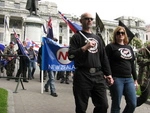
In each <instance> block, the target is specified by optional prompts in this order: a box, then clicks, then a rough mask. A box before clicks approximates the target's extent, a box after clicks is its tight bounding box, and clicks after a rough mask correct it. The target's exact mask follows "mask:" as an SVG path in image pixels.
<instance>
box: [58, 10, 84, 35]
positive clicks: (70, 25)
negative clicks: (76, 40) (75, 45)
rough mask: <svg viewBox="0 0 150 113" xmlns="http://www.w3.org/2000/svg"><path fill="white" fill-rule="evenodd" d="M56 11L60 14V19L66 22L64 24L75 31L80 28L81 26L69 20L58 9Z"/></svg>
mask: <svg viewBox="0 0 150 113" xmlns="http://www.w3.org/2000/svg"><path fill="white" fill-rule="evenodd" d="M58 13H59V14H60V15H61V17H62V19H63V20H64V21H65V22H66V24H67V25H68V26H69V28H70V29H71V30H72V31H73V32H74V33H76V32H77V31H80V30H82V27H81V26H79V25H78V24H76V23H72V22H71V21H70V20H68V19H67V18H66V17H65V16H64V15H63V14H62V13H61V12H60V11H58Z"/></svg>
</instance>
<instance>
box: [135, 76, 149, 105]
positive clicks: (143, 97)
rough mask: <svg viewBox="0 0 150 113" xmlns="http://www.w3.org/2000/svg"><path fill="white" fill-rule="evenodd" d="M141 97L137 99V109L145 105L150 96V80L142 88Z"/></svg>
mask: <svg viewBox="0 0 150 113" xmlns="http://www.w3.org/2000/svg"><path fill="white" fill-rule="evenodd" d="M140 89H141V95H140V96H139V97H138V98H137V107H138V106H141V105H142V104H143V103H145V102H146V101H147V99H148V97H149V96H150V79H148V82H147V84H146V85H145V86H140Z"/></svg>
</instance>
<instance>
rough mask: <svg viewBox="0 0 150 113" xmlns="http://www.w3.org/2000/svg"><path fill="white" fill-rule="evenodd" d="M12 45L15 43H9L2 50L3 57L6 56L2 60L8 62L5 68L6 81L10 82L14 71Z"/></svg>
mask: <svg viewBox="0 0 150 113" xmlns="http://www.w3.org/2000/svg"><path fill="white" fill-rule="evenodd" d="M14 45H15V43H14V42H13V41H11V42H10V43H9V45H8V46H7V47H6V48H5V49H4V55H6V56H4V58H5V59H6V60H7V61H8V64H7V66H6V75H7V80H10V78H11V77H12V76H13V72H14V70H15V58H14V55H15V51H14Z"/></svg>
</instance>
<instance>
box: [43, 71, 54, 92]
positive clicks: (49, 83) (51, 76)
mask: <svg viewBox="0 0 150 113" xmlns="http://www.w3.org/2000/svg"><path fill="white" fill-rule="evenodd" d="M48 77H49V79H48V80H47V83H46V84H45V88H46V89H48V87H49V86H50V91H51V94H52V93H56V88H55V76H54V72H53V71H48Z"/></svg>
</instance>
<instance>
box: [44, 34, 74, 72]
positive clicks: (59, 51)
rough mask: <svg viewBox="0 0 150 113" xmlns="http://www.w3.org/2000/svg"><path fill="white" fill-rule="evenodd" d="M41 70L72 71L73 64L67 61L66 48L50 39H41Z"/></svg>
mask: <svg viewBox="0 0 150 113" xmlns="http://www.w3.org/2000/svg"><path fill="white" fill-rule="evenodd" d="M42 42H43V46H42V70H51V71H73V70H74V69H75V67H74V62H73V61H70V60H69V59H68V47H67V46H65V47H64V46H61V45H59V44H58V43H56V42H55V41H54V40H52V39H50V38H46V37H43V38H42Z"/></svg>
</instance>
